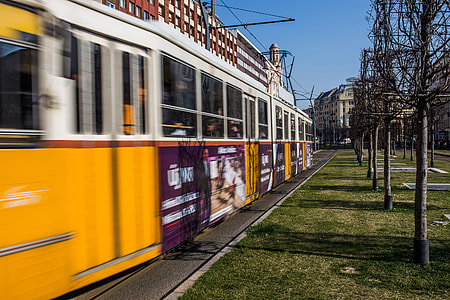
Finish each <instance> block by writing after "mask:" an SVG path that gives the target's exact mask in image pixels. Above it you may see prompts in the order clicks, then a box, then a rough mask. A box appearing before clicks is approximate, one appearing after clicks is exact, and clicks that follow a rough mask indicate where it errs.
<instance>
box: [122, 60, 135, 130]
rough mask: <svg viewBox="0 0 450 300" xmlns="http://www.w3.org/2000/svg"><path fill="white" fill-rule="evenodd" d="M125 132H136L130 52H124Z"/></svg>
mask: <svg viewBox="0 0 450 300" xmlns="http://www.w3.org/2000/svg"><path fill="white" fill-rule="evenodd" d="M122 85H123V133H124V134H134V126H135V125H134V110H133V102H132V100H131V68H130V54H129V53H128V52H122Z"/></svg>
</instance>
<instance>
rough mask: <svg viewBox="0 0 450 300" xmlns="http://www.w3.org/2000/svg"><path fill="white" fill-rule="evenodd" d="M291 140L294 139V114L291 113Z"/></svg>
mask: <svg viewBox="0 0 450 300" xmlns="http://www.w3.org/2000/svg"><path fill="white" fill-rule="evenodd" d="M291 140H292V141H295V115H294V114H291Z"/></svg>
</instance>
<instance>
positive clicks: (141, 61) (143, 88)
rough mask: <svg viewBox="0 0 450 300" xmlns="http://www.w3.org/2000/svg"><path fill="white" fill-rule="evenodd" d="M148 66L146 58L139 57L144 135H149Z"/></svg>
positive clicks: (141, 121)
mask: <svg viewBox="0 0 450 300" xmlns="http://www.w3.org/2000/svg"><path fill="white" fill-rule="evenodd" d="M146 70H147V66H146V61H145V58H144V57H143V56H141V55H139V56H138V72H139V90H138V95H139V112H140V116H141V118H140V125H141V126H140V131H141V133H142V134H146V133H147V118H146V116H147V104H146V101H147V89H146V86H145V82H146V78H145V74H146Z"/></svg>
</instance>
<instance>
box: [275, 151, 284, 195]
mask: <svg viewBox="0 0 450 300" xmlns="http://www.w3.org/2000/svg"><path fill="white" fill-rule="evenodd" d="M284 152H285V146H284V143H275V144H273V159H274V167H273V174H274V180H273V187H275V186H277V185H279V184H281V183H282V182H284V180H285V176H286V173H285V169H286V166H285V161H286V159H285V153H284Z"/></svg>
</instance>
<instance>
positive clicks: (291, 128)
mask: <svg viewBox="0 0 450 300" xmlns="http://www.w3.org/2000/svg"><path fill="white" fill-rule="evenodd" d="M0 16H1V18H0V20H1V21H0V148H1V149H0V163H1V166H2V168H1V169H0V295H1V298H3V299H5V298H6V299H34V298H38V299H45V298H52V297H56V296H59V295H63V294H65V293H67V292H70V291H73V290H76V289H78V288H80V287H83V286H86V285H89V284H91V283H94V282H96V281H99V280H101V279H104V278H106V277H108V276H111V275H113V274H116V273H118V272H121V271H123V270H125V269H128V268H130V267H133V266H136V265H138V264H140V263H143V262H146V261H149V260H151V259H153V258H155V257H157V256H159V255H161V253H164V252H166V251H168V250H170V249H171V248H173V247H175V246H176V245H178V244H180V243H181V242H183V241H184V240H186V239H188V238H190V237H192V236H194V235H195V234H197V233H198V232H200V231H201V230H203V229H204V228H206V227H207V226H209V225H211V224H213V223H215V222H218V221H219V220H221V219H223V218H225V217H226V216H228V215H230V214H232V213H233V212H234V211H236V210H237V209H239V208H241V207H243V206H245V205H247V204H249V203H250V202H252V201H254V200H256V199H257V198H259V197H260V196H261V195H262V194H264V193H266V192H268V191H270V190H271V189H272V188H273V187H275V186H277V185H279V184H281V183H282V182H284V181H286V180H288V179H290V178H291V177H293V176H295V175H296V174H298V173H300V172H301V171H302V170H304V169H306V168H308V167H309V166H310V165H311V164H312V148H311V145H312V135H311V120H310V119H309V118H308V117H307V116H306V115H305V114H304V113H303V112H301V111H300V110H299V109H297V108H296V107H294V106H293V105H292V104H290V102H289V101H286V99H279V98H275V97H272V96H270V95H269V94H268V93H267V92H266V88H265V87H264V86H263V85H262V84H260V83H258V82H256V81H255V80H253V79H251V78H250V77H249V76H247V75H245V74H243V73H242V72H240V71H238V70H237V69H236V68H234V67H232V66H231V65H229V64H228V63H226V62H224V61H222V60H221V59H220V58H218V57H216V56H215V55H213V54H211V53H210V52H209V51H207V50H205V49H203V48H202V47H201V46H199V45H197V44H196V43H194V42H193V41H191V40H190V39H189V38H187V37H185V36H184V35H182V34H181V33H179V32H178V31H177V30H175V29H173V28H171V27H169V25H167V24H164V23H162V22H144V21H141V20H138V19H136V18H133V17H130V16H127V15H125V14H122V13H120V12H118V11H115V10H112V9H109V8H108V7H106V6H104V5H101V4H100V3H97V2H94V1H89V0H40V1H39V0H21V1H9V0H1V1H0Z"/></svg>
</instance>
